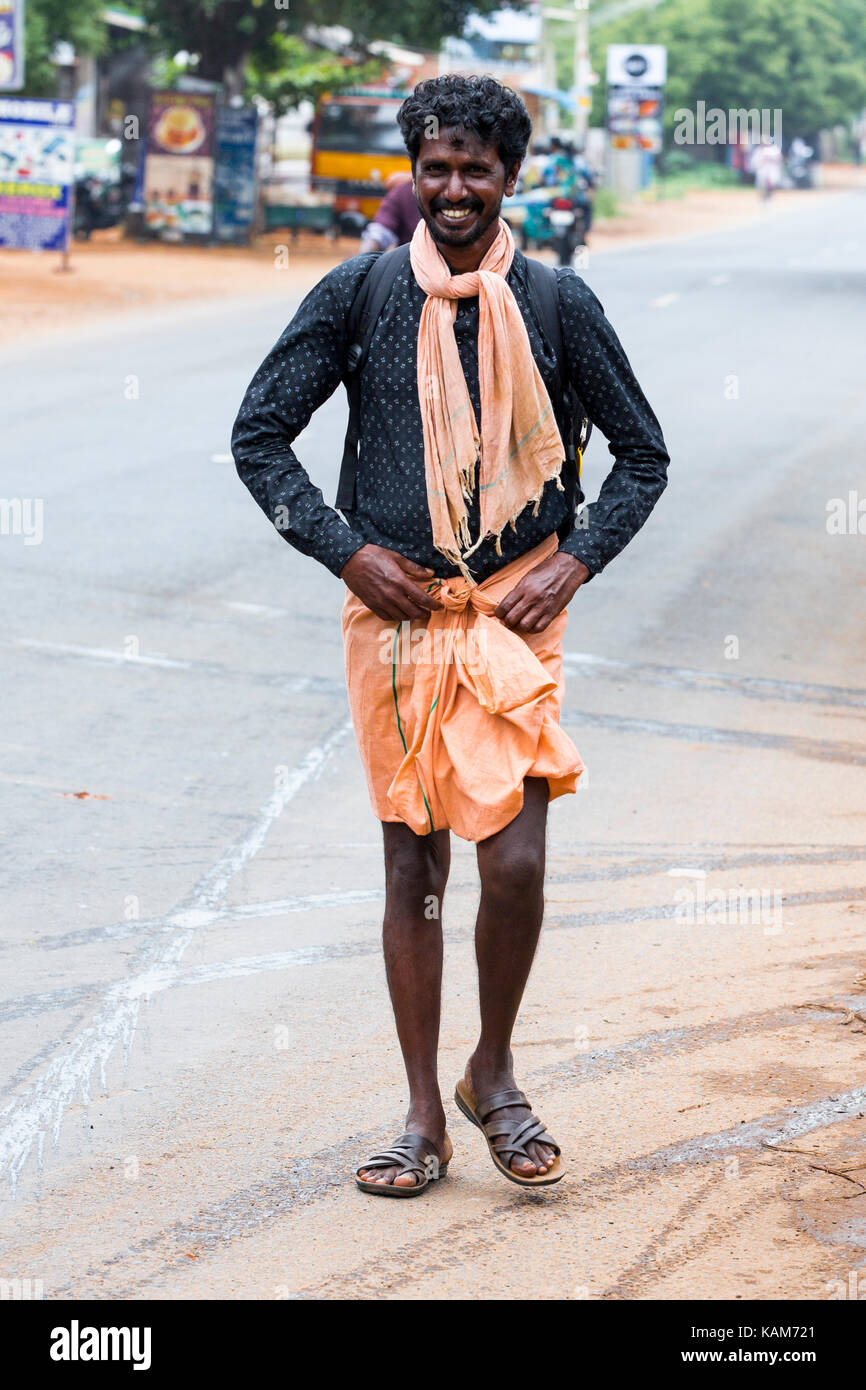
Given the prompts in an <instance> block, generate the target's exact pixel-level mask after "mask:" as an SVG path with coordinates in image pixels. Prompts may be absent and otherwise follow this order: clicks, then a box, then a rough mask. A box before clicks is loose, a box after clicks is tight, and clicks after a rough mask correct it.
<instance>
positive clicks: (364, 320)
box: [336, 242, 409, 512]
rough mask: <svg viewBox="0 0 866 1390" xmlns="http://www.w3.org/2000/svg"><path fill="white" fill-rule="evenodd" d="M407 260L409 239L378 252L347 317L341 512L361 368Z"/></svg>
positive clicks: (351, 495)
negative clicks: (346, 404)
mask: <svg viewBox="0 0 866 1390" xmlns="http://www.w3.org/2000/svg"><path fill="white" fill-rule="evenodd" d="M408 260H409V245H408V242H407V243H406V244H405V245H404V246H397V247H395V248H394V250H393V251H381V252H380V253H379V254H378V255H377V256H376V259H375V260H374V261H373V263H372V265H371V266H370V269H369V270H368V271H367V274H366V275H365V276H364V279H363V281H362V283H361V287H360V289H359V290H358V292H357V294H356V295H355V298H354V300H353V301H352V305H351V307H350V309H349V314H348V317H347V319H346V343H347V348H346V371H345V375H344V377H343V381H344V383H345V386H346V391H347V393H348V396H349V424H348V427H347V429H346V439H345V442H344V444H343V461H342V463H341V464H340V481H339V484H338V486H337V501H336V505H337V507H338V508H339V509H340V511H344V512H345V511H349V512H350V511H352V510H353V509H354V506H355V477H356V475H357V472H358V440H359V439H360V436H361V371H362V368H363V366H364V363H365V362H366V360H367V353H368V351H369V349H370V343H371V341H372V338H373V334H374V332H375V331H376V324H377V323H378V321H379V316H380V314H381V313H382V310H383V309H384V307H385V301H386V300H387V298H388V295H389V294H390V293H391V290H392V288H393V285H394V281H395V280H396V279H397V276H398V275H399V274H400V271H401V270H402V269H403V266H404V265H406V263H407V261H408Z"/></svg>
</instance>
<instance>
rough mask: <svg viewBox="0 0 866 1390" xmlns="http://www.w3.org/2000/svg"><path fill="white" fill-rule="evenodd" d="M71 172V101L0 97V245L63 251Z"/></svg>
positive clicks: (72, 173) (70, 199)
mask: <svg viewBox="0 0 866 1390" xmlns="http://www.w3.org/2000/svg"><path fill="white" fill-rule="evenodd" d="M74 168H75V105H74V103H73V102H71V101H36V100H30V99H28V98H24V97H3V96H0V246H3V247H9V248H13V249H14V248H17V249H21V250H24V249H26V250H44V251H63V250H65V249H66V247H67V246H68V242H69V218H70V208H71V201H72V196H71V185H72V183H73V180H74Z"/></svg>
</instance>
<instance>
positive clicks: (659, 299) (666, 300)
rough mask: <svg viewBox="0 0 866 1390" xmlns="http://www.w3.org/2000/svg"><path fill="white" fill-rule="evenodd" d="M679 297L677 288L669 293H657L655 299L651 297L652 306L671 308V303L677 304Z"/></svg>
mask: <svg viewBox="0 0 866 1390" xmlns="http://www.w3.org/2000/svg"><path fill="white" fill-rule="evenodd" d="M678 299H679V295H678V294H677V292H676V290H672V291H671V292H670V293H669V294H660V295H657V296H656V298H655V299H651V300H650V308H651V309H668V308H670V306H671V304H676V302H677V300H678Z"/></svg>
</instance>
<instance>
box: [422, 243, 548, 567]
mask: <svg viewBox="0 0 866 1390" xmlns="http://www.w3.org/2000/svg"><path fill="white" fill-rule="evenodd" d="M409 254H410V260H411V264H412V270H413V272H414V275H415V279H416V280H417V281H418V284H419V285H420V286H421V288H422V290H425V291H426V293H427V296H428V297H427V302H426V303H425V305H424V308H423V309H422V311H421V323H420V325H419V328H418V398H419V400H420V402H421V417H422V420H423V425H424V465H425V472H426V479H427V499H428V503H429V506H430V519H431V521H432V523H433V543H434V545H435V546H436V549H437V550H439V551H440V552H441V553H442V554H443V555H445V556H446V557H447V558H448V559H449V560H450V561H451V563H452V564H455V565H457V566H458V567H459V569H460V570H461V572H462V573H463V574H464V576H465V577H466V578H471V576H470V574H469V571H468V569H467V566H466V563H465V562H466V557H467V556H469V555H471V554H472V552H473V550H475V549H476V548H477V547H478V546H479V545H480V544H481V542H482V541H483V540H484V539H486V538H487V537H495V538H496V551H497V554H501V550H500V540H499V538H500V535H501V533H502V531H503V530H504V528H505V526H506V525H507V524H508V523H509V522H510V523H511V525H512V526H513V525H514V522H515V521H516V519H517V517H518V516H519V515H520V513H521V512H522V511H523V509H524V507H525V506H526V505H527V504H528V503H529V502H534V503H535V506H536V509H537V507H538V504H539V503H540V501H541V493H542V489H543V488H544V485H545V483H547V482H549V481H550V479H551V478H556V479H557V482H559V474H560V471H561V469H562V463H563V448H562V440H561V439H560V435H559V430H558V428H557V425H556V419H555V417H554V413H553V407H552V405H551V403H550V397H549V395H548V394H547V388H546V387H545V385H544V382H543V380H542V378H541V374H540V372H539V370H538V367H537V366H536V363H535V359H534V357H533V356H532V349H531V348H530V346H529V337H528V335H527V332H526V325H525V323H524V322H523V315H522V314H521V312H520V309H519V308H518V306H517V301H516V300H515V298H514V295H513V294H512V292H511V287H510V286H509V284H508V281H507V280H506V278H505V277H506V275H507V274H508V271H509V268H510V266H511V262H512V260H513V259H514V237H513V236H512V235H511V229H510V227H509V226H508V224H507V223H506V222H503V221H502V219H500V222H499V231H498V233H497V236H496V240H495V241H494V242H493V245H492V246H491V247H490V249H489V251H488V252H487V254H486V255H485V257H484V259H483V260H482V262H481V265H480V266H479V267H478V269H477V270H474V271H471V272H467V273H466V274H462V275H452V274H451V271H450V269H449V267H448V265H447V263H446V262H445V260H444V259H443V257H442V255H441V253H440V251H439V249H438V247H437V245H436V242H435V241H434V240H433V237H432V236H431V234H430V231H429V229H428V227H427V225H426V223H425V222H419V223H418V226H417V227H416V229H415V233H414V235H413V237H412V242H411V246H410V252H409ZM475 295H477V296H478V308H479V318H478V378H479V386H480V391H481V432H480V436H479V431H478V425H477V422H476V419H475V412H474V410H473V409H472V401H471V400H470V397H469V390H468V388H467V385H466V378H465V376H464V375H463V368H462V366H461V364H460V355H459V353H458V351H457V342H456V339H455V337H454V320H455V318H456V315H457V300H458V299H468V298H471V297H474V296H475ZM479 456H480V470H479V473H480V476H479V479H478V486H479V488H480V512H481V526H480V531H479V535H478V538H477V540H476V541H475V542H474V544H471V543H470V542H471V537H470V535H469V515H468V512H467V508H466V502H467V500H468V499H469V498H471V497H472V495H473V492H474V490H475V485H476V478H475V465H476V463H477V462H478V460H479ZM559 486H560V487H561V486H562V484H561V483H559Z"/></svg>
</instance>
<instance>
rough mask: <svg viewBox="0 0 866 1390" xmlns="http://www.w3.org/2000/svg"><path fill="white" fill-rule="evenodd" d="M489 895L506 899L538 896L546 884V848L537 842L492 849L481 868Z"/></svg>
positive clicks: (486, 893) (507, 900)
mask: <svg viewBox="0 0 866 1390" xmlns="http://www.w3.org/2000/svg"><path fill="white" fill-rule="evenodd" d="M481 886H482V889H483V891H484V893H485V895H487V896H492V897H495V898H496V899H498V900H500V901H502V902H505V903H507V902H509V901H522V902H525V901H526V900H527V898H534V897H536V896H537V895H538V894H540V893H541V892H542V891H543V888H544V850H543V848H539V847H538V846H536V845H534V844H524V845H515V846H512V847H511V848H508V847H507V846H504V845H503V846H502V847H501V848H498V847H497V848H493V847H492V846H491V847H490V848H489V849H488V852H487V854H485V856H484V863H483V866H482V869H481Z"/></svg>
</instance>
